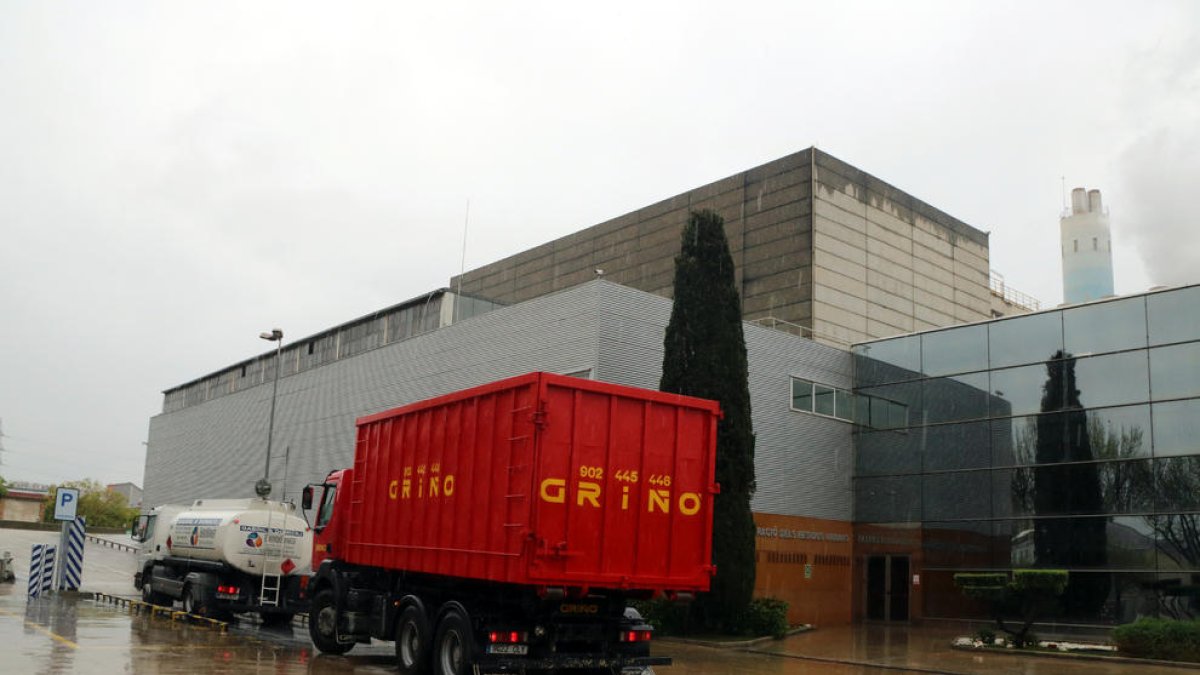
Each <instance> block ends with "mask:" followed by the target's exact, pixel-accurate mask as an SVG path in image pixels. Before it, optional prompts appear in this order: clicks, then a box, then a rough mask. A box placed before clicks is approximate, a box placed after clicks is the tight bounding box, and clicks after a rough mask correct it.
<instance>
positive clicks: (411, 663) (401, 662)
mask: <svg viewBox="0 0 1200 675" xmlns="http://www.w3.org/2000/svg"><path fill="white" fill-rule="evenodd" d="M430 632H431V631H430V628H429V619H428V618H427V617H426V616H425V612H423V611H421V608H420V607H418V606H417V605H408V606H407V607H405V608H404V609H403V610H402V611H401V612H400V616H399V618H397V619H396V664H397V665H398V666H399V667H400V673H401V675H414V674H415V673H425V672H428V671H429V647H430V640H431V638H432V637H433V636H432V635H430Z"/></svg>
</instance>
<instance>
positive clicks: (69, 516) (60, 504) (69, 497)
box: [54, 488, 79, 520]
mask: <svg viewBox="0 0 1200 675" xmlns="http://www.w3.org/2000/svg"><path fill="white" fill-rule="evenodd" d="M77 508H79V490H76V489H75V488H58V493H57V494H56V495H55V497H54V519H55V520H75V510H76V509H77Z"/></svg>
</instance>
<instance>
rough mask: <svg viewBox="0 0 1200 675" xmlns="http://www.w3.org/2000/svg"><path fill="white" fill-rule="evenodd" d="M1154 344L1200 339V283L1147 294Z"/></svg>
mask: <svg viewBox="0 0 1200 675" xmlns="http://www.w3.org/2000/svg"><path fill="white" fill-rule="evenodd" d="M1146 313H1147V314H1148V319H1149V324H1150V344H1152V345H1161V344H1166V343H1168V342H1183V341H1184V340H1200V286H1193V287H1191V288H1180V289H1177V290H1174V291H1167V292H1165V293H1153V294H1151V295H1148V296H1146Z"/></svg>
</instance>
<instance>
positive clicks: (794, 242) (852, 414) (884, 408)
mask: <svg viewBox="0 0 1200 675" xmlns="http://www.w3.org/2000/svg"><path fill="white" fill-rule="evenodd" d="M835 169H836V170H837V171H838V172H840V173H837V172H835ZM848 174H853V175H852V176H850V179H849V180H845V181H841V180H840V179H835V178H833V176H834V175H837V176H843V177H846V176H847V175H848ZM783 176H788V178H787V179H786V180H785V179H784V178H781V177H783ZM772 181H774V182H772ZM785 183H786V185H785ZM738 185H741V186H742V187H737V186H738ZM770 186H776V187H774V188H771V187H770ZM776 193H778V194H776ZM784 193H787V194H786V195H785V194H784ZM720 195H725V197H724V199H726V200H728V203H725V202H721V201H720V200H718V199H717V197H718V196H720ZM771 195H774V196H773V197H772V196H771ZM772 200H775V202H773V201H772ZM772 203H776V205H775V206H773V207H771V208H767V205H770V204H772ZM787 204H791V205H792V206H791V207H789V208H793V209H794V213H793V215H792V216H788V217H783V215H782V214H777V215H778V216H779V217H780V219H778V220H775V221H774V222H773V223H771V224H770V225H764V224H763V223H765V222H767V220H766V216H763V215H762V214H764V213H767V212H769V211H773V210H775V209H779V208H782V205H787ZM705 205H710V206H716V207H717V208H718V210H720V209H725V214H726V218H727V228H728V229H729V232H730V233H731V235H732V236H731V239H734V240H737V239H740V238H742V237H744V240H745V243H744V244H742V243H734V244H733V245H734V247H735V248H736V249H737V252H736V253H735V258H736V259H737V261H738V265H739V272H738V283H739V284H741V288H742V291H743V293H744V294H745V295H744V296H743V297H744V298H745V299H746V304H747V305H751V306H749V307H744V311H745V314H744V315H745V317H746V318H747V319H748V321H747V323H746V324H745V335H746V345H747V353H748V362H749V370H750V373H749V386H750V393H751V405H752V410H753V422H754V429H755V433H756V437H757V439H756V441H757V442H756V478H757V484H758V491H757V492H756V494H755V495H754V499H753V502H752V508H753V510H754V512H755V520H756V524H757V525H758V538H757V560H758V574H757V587H756V591H757V593H758V594H760V595H770V596H775V597H780V598H782V599H784V600H787V601H788V602H789V603H790V604H791V617H790V618H791V619H792V620H793V621H804V622H812V623H818V624H821V625H833V624H839V623H848V622H851V621H856V620H898V621H906V620H914V619H934V618H951V619H954V618H963V617H976V616H981V611H982V608H981V607H978V606H975V605H973V604H971V603H970V602H967V601H966V600H964V599H963V598H961V597H960V596H959V595H958V594H957V592H956V591H954V589H953V584H952V576H953V574H954V573H955V572H957V571H964V570H970V571H977V570H992V569H1000V570H1005V569H1011V568H1013V567H1019V566H1029V565H1038V566H1054V567H1062V568H1066V569H1069V570H1070V571H1071V573H1072V579H1073V581H1072V584H1073V586H1072V589H1073V590H1071V594H1070V604H1069V605H1068V606H1067V607H1066V609H1065V610H1064V614H1063V616H1062V617H1061V618H1063V619H1066V620H1070V621H1074V622H1080V623H1091V624H1109V623H1113V622H1116V621H1123V620H1128V619H1130V618H1132V617H1133V616H1135V615H1136V614H1138V613H1142V614H1145V613H1163V614H1169V613H1172V612H1174V613H1180V614H1187V613H1189V612H1190V613H1191V614H1193V615H1194V614H1195V613H1196V611H1197V607H1196V600H1195V594H1194V592H1192V590H1194V589H1195V588H1196V587H1197V585H1198V584H1200V554H1198V553H1197V552H1196V551H1194V550H1192V549H1193V548H1195V547H1194V545H1192V544H1189V542H1188V540H1187V539H1186V538H1185V537H1182V536H1181V534H1180V533H1182V532H1186V531H1188V529H1187V528H1194V527H1195V526H1196V525H1197V524H1198V523H1197V517H1198V515H1200V514H1198V512H1200V501H1197V499H1200V498H1198V497H1197V496H1196V495H1198V494H1200V486H1197V485H1195V484H1194V480H1195V476H1198V475H1200V447H1198V446H1196V445H1195V441H1194V440H1193V439H1195V438H1200V428H1198V427H1196V422H1195V421H1194V420H1196V419H1200V414H1197V413H1200V390H1197V385H1196V383H1197V382H1200V319H1196V317H1200V287H1188V288H1183V289H1170V290H1164V291H1161V292H1154V293H1150V294H1146V295H1141V296H1133V297H1129V298H1119V299H1113V300H1107V301H1101V302H1096V303H1091V304H1086V305H1080V306H1076V307H1068V308H1062V309H1056V310H1051V311H1042V312H1036V313H1030V314H1022V315H1019V316H1011V317H1004V318H1000V319H993V318H992V317H993V316H995V315H996V314H1002V313H1007V312H1009V311H1015V312H1018V313H1019V312H1026V311H1027V310H1029V309H1032V308H1033V307H1031V306H1030V305H1031V304H1032V303H1031V302H1013V299H1014V296H1013V295H1011V294H1010V293H1009V289H1007V287H1003V286H1002V287H1001V288H1000V289H999V291H997V289H996V288H995V279H994V277H993V278H992V279H991V287H989V277H988V268H987V238H986V235H984V234H983V233H981V232H979V231H977V230H974V229H973V228H969V226H966V225H964V224H962V223H959V222H958V221H954V220H952V219H949V217H948V216H944V215H938V214H940V212H937V211H936V210H935V209H932V207H928V206H927V205H924V204H923V203H920V202H918V201H917V200H915V199H913V198H911V197H908V196H907V195H904V194H903V193H900V192H899V191H898V190H895V188H890V187H889V186H887V185H886V184H884V183H882V182H881V181H878V180H877V179H874V178H872V177H870V176H868V175H866V174H864V173H862V172H860V171H858V170H857V169H853V168H852V167H848V165H844V163H841V162H839V161H838V160H835V159H833V158H831V157H829V156H828V155H825V154H824V153H821V152H819V151H816V150H814V149H810V150H807V151H804V152H802V153H798V154H796V155H792V156H790V157H788V158H784V159H782V160H778V161H777V162H773V163H770V164H767V165H764V167H759V168H758V169H752V170H750V171H748V172H744V173H743V174H739V175H738V176H735V177H732V178H730V179H726V180H724V181H718V182H717V183H713V184H712V185H710V186H706V187H704V188H699V189H697V190H694V191H692V192H689V193H686V194H685V195H681V196H679V197H676V198H672V199H671V200H667V201H666V202H663V203H661V204H659V205H655V206H652V207H647V209H642V210H639V211H637V212H634V213H633V214H629V215H628V216H623V217H621V218H618V219H616V220H615V221H612V222H610V223H605V224H602V225H598V226H596V227H594V228H590V229H589V230H584V231H583V232H581V233H579V234H578V235H572V236H571V237H567V238H564V239H563V240H560V241H558V242H552V243H551V244H549V245H547V246H545V247H539V249H534V250H533V251H530V252H527V253H525V254H519V255H518V256H514V257H513V258H510V259H507V260H505V261H500V262H499V263H496V264H494V265H491V266H485V267H484V268H480V269H479V270H473V271H471V272H468V273H467V274H466V275H464V276H463V278H462V289H461V292H457V291H450V290H448V289H440V290H436V291H433V292H431V293H428V294H425V295H422V296H419V297H417V298H413V299H412V300H409V301H407V302H404V303H400V304H398V305H395V306H393V307H390V308H387V309H384V310H381V311H379V312H377V313H374V314H372V315H369V316H366V317H361V318H359V319H355V320H353V321H350V322H347V323H345V324H343V325H341V326H337V327H334V328H331V329H329V330H327V331H324V332H322V333H320V334H318V335H315V336H311V337H306V338H303V339H300V340H296V341H294V342H292V343H290V344H288V345H286V346H285V347H284V349H283V351H282V354H281V358H280V361H281V367H280V370H279V375H280V376H281V377H280V379H279V381H278V387H279V389H278V397H277V405H278V411H277V416H276V419H275V427H274V440H273V444H272V447H273V448H274V452H273V454H272V458H271V465H270V466H271V468H270V479H271V481H272V482H273V483H274V485H275V491H274V493H273V496H275V497H277V498H278V497H283V498H290V499H296V498H297V497H298V495H299V492H300V489H301V487H302V486H303V485H304V484H306V483H309V482H313V481H320V480H321V479H322V478H323V477H324V476H325V474H326V473H327V472H328V471H329V470H330V469H333V468H340V467H344V466H348V464H349V462H350V461H351V457H352V452H353V440H354V420H355V419H356V418H357V417H360V416H363V415H367V414H370V413H374V412H378V411H381V410H384V409H388V408H392V407H395V406H399V405H402V404H405V403H409V402H412V401H416V400H420V399H424V398H428V397H431V396H435V395H439V394H443V393H447V392H450V391H454V390H457V389H462V388H465V387H469V386H473V385H477V384H482V383H485V382H488V381H492V380H496V379H500V378H503V377H507V376H511V375H517V374H521V373H524V372H529V371H532V370H545V371H551V372H556V373H561V374H570V375H575V376H578V377H586V378H592V379H597V380H602V381H606V382H613V383H618V384H628V385H634V386H641V387H649V388H656V387H657V385H658V380H659V375H660V372H661V364H662V344H663V333H664V330H665V327H666V325H667V320H668V318H669V315H670V309H671V301H670V300H669V295H670V281H671V278H670V276H669V275H667V276H666V285H663V283H662V280H661V277H662V274H663V273H662V272H659V271H656V270H657V266H660V265H662V264H663V263H662V262H658V260H659V258H660V257H661V258H662V259H663V260H670V259H671V258H673V256H674V251H675V250H677V248H678V234H679V229H680V228H681V227H682V223H683V218H684V217H685V215H684V214H686V212H687V209H688V208H689V207H691V208H696V207H701V206H705ZM900 206H904V207H905V208H907V209H908V210H907V211H904V210H903V209H902V208H900ZM851 209H858V211H859V215H858V216H855V217H854V218H852V217H850V216H847V215H846V214H848V213H851ZM731 210H733V212H736V213H737V214H738V217H737V218H731V214H732V212H731ZM897 214H900V215H897ZM755 216H758V219H756V218H755ZM856 218H860V219H858V220H856ZM738 219H740V223H741V224H739V220H738ZM622 223H623V224H622ZM775 226H778V227H779V229H777V230H772V229H771V228H772V227H775ZM630 228H632V229H630ZM739 228H740V229H739ZM905 228H907V229H905ZM660 230H661V231H663V232H666V231H671V232H673V235H672V237H667V236H666V235H665V234H661V233H660ZM901 230H904V231H905V232H907V233H908V234H907V237H908V238H907V240H905V241H902V240H901V239H902V237H901V235H900V231H901ZM621 231H624V232H625V236H634V234H633V233H635V232H636V233H637V235H636V236H637V237H638V239H637V240H636V241H637V242H638V243H637V245H634V246H632V247H629V248H628V249H627V250H624V252H620V253H616V249H612V248H610V247H609V246H610V244H611V243H612V242H618V243H619V241H621V239H620V237H616V238H615V239H611V240H610V239H606V237H609V236H611V235H612V233H613V232H621ZM769 231H774V232H776V234H775V235H768V234H767V232H769ZM733 233H737V234H733ZM781 233H782V234H781ZM852 233H857V235H854V236H859V235H861V236H860V238H858V239H855V241H856V242H857V243H856V244H851V243H850V242H849V241H847V240H848V239H852V238H853V237H852ZM768 236H778V238H777V239H776V240H774V242H775V243H774V246H773V247H770V246H765V245H764V242H765V243H770V240H765V239H763V238H764V237H768ZM642 237H647V238H653V237H661V238H662V240H663V242H667V241H668V239H673V243H672V244H671V245H670V246H668V245H667V244H665V243H664V244H659V245H658V246H661V247H662V251H660V252H657V253H655V252H653V251H652V249H653V248H654V245H652V244H650V243H649V240H648V239H646V240H643V239H642ZM929 237H934V238H937V239H939V240H940V241H941V242H942V243H941V244H938V243H937V242H935V241H932V240H930V239H929ZM753 242H757V243H753ZM905 242H906V243H905ZM613 245H616V244H613ZM570 246H575V247H577V251H583V252H586V253H578V254H577V255H574V256H573V257H567V255H568V254H567V253H566V252H567V251H568V250H569V248H570ZM759 247H763V250H762V251H755V250H754V249H755V248H759ZM797 247H798V248H797ZM905 247H906V248H905ZM668 248H670V249H671V251H672V252H670V254H668V253H667V250H668ZM835 249H836V251H841V254H840V255H839V254H838V253H837V252H836V251H835ZM904 250H907V256H908V257H907V258H905V259H904V260H906V261H907V265H908V267H907V268H905V267H903V265H901V264H900V263H897V262H896V259H898V258H903V256H900V255H899V254H898V253H897V251H904ZM539 251H540V252H539ZM769 251H774V252H775V253H776V255H775V257H774V258H773V260H774V262H772V263H770V264H768V263H767V262H766V261H767V260H768V259H772V258H771V255H770V254H769ZM939 252H940V253H939ZM560 253H561V255H559V254H560ZM935 253H936V254H937V255H940V256H942V257H941V259H940V262H939V260H932V259H931V256H933V257H936V256H935V255H934V254H935ZM607 255H612V257H605V258H603V259H602V258H601V257H597V256H607ZM585 260H586V262H585ZM554 261H557V262H554ZM855 261H860V262H855ZM889 263H894V264H896V265H898V267H890V266H889ZM622 265H624V267H622ZM771 265H774V266H776V267H775V268H772V267H771ZM826 265H829V267H828V268H827V267H826ZM854 265H858V267H854ZM596 267H600V268H602V269H604V270H605V274H604V275H603V276H602V277H601V278H599V279H597V278H596V274H595V268H596ZM833 268H838V269H840V270H841V271H838V270H837V269H833ZM770 269H776V270H778V271H775V272H770V271H767V270H770ZM881 269H882V270H885V271H887V270H890V272H888V273H884V272H879V270H881ZM546 270H549V271H546ZM580 270H582V271H580ZM583 271H586V272H587V274H584V273H583ZM774 275H782V276H779V278H778V281H777V282H776V281H772V282H770V283H766V282H764V283H763V284H762V285H760V284H759V283H758V282H759V281H762V280H764V279H768V278H774ZM560 277H562V278H561V279H560ZM568 277H569V278H570V279H574V280H575V281H574V282H569V281H568V280H567V278H568ZM785 277H786V278H790V279H792V280H793V281H795V282H796V283H794V284H791V285H789V284H786V283H784V281H783V279H784V278H785ZM842 277H845V278H846V279H849V280H851V281H855V282H856V283H857V284H858V285H857V286H853V285H852V284H851V283H850V281H847V280H845V279H842ZM901 277H904V278H906V279H907V280H908V281H907V282H906V283H907V285H904V284H900V283H899V282H900V281H902V279H901ZM539 279H541V280H539ZM518 280H520V281H518ZM458 282H459V279H457V278H456V279H454V280H452V282H451V283H452V285H453V286H454V287H457V286H458ZM800 282H803V283H800ZM775 283H779V284H781V285H780V286H779V287H778V288H775V289H774V290H767V289H768V288H769V287H771V286H772V284H775ZM884 285H887V286H888V287H889V288H891V289H892V290H893V291H895V292H894V293H893V292H889V291H886V290H884V288H883V286H884ZM960 286H961V287H960ZM845 289H849V290H845ZM980 289H982V290H980ZM1016 297H1017V299H1018V300H1024V298H1020V296H1016ZM750 298H756V300H755V303H753V304H752V303H750V302H749V299H750ZM789 299H790V300H789ZM902 300H903V302H901V301H902ZM997 301H999V303H1000V304H999V309H997V308H996V307H994V306H993V303H996V302H997ZM905 303H907V304H905ZM933 305H937V307H941V308H942V309H941V310H938V309H937V307H935V306H933ZM897 307H900V308H902V309H903V308H904V307H907V309H903V311H900V310H898V309H896V308H897ZM943 310H944V311H943ZM931 311H932V312H934V313H930V312H931ZM889 312H893V313H889ZM751 320H753V321H751ZM762 324H766V325H762ZM899 324H902V325H899ZM795 326H801V328H802V329H801V330H795V329H794V328H795ZM781 328H782V329H783V330H780V329H781ZM914 331H917V332H914ZM847 342H852V343H854V344H853V347H851V346H850V345H848V344H844V343H847ZM274 364H275V354H274V353H273V352H272V353H267V354H262V355H259V356H256V357H254V358H251V359H248V360H246V361H244V362H240V363H236V364H233V365H232V366H229V367H227V368H224V369H222V370H219V371H217V372H214V373H212V374H209V375H206V376H204V377H200V378H197V379H196V380H193V381H191V382H188V383H186V384H183V385H180V386H177V387H174V388H172V389H169V390H167V391H166V392H164V404H163V412H162V414H160V415H157V416H155V417H154V418H153V419H152V420H151V423H150V440H149V447H148V450H147V460H146V474H145V495H144V504H145V505H146V506H147V507H149V506H154V505H156V504H160V503H164V502H178V501H183V500H189V499H193V498H200V497H209V498H212V497H234V496H245V495H249V494H252V493H253V486H254V482H255V481H256V480H257V479H258V478H260V477H261V476H262V466H263V458H264V453H265V452H266V446H267V425H268V415H269V410H270V406H271V402H272V387H271V386H270V384H271V382H272V381H274V379H275V375H276V372H275V365H274ZM1052 383H1053V384H1052ZM1188 480H1192V481H1193V483H1188V482H1187V481H1188ZM1051 486H1053V489H1052V488H1051ZM1189 589H1192V590H1189ZM1189 593H1192V594H1191V595H1190V596H1189V595H1188V594H1189Z"/></svg>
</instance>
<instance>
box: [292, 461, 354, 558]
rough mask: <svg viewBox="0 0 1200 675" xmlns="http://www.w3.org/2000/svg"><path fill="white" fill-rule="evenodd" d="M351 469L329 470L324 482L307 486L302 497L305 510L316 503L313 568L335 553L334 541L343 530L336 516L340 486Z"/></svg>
mask: <svg viewBox="0 0 1200 675" xmlns="http://www.w3.org/2000/svg"><path fill="white" fill-rule="evenodd" d="M351 471H352V470H351V469H338V470H335V471H331V472H329V475H328V476H326V477H325V481H324V482H323V483H317V484H313V485H309V486H306V487H305V488H304V492H303V495H302V497H301V506H302V507H303V508H304V510H305V511H308V510H309V509H312V508H313V506H314V505H315V506H316V507H317V510H316V512H315V513H314V514H313V519H312V528H313V551H312V568H313V569H314V570H316V569H320V567H321V563H322V562H323V561H324V560H325V559H326V558H329V557H331V556H332V555H333V554H334V542H335V540H336V539H337V537H338V536H339V531H340V530H341V521H340V520H339V519H337V518H335V514H336V513H337V512H338V508H337V505H338V499H339V493H338V486H340V485H342V484H343V483H345V482H346V481H348V480H349V474H350V473H351Z"/></svg>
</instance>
